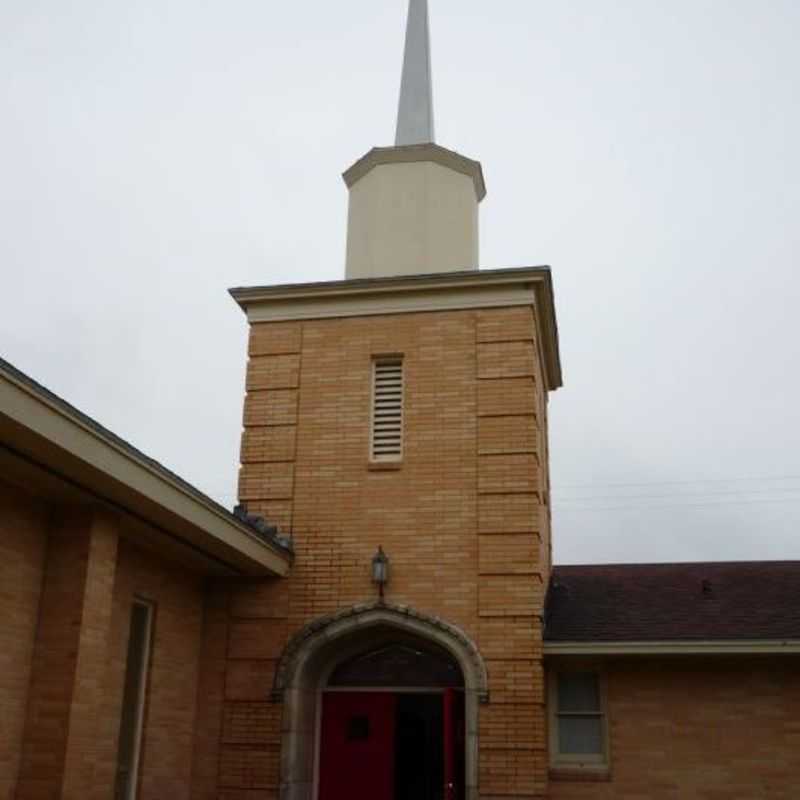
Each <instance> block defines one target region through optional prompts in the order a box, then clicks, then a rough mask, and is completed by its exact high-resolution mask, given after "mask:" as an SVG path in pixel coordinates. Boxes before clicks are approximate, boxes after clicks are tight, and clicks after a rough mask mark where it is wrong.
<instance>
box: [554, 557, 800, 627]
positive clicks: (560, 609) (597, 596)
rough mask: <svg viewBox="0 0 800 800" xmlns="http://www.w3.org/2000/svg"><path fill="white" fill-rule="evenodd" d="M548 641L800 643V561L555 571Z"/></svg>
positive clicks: (644, 565)
mask: <svg viewBox="0 0 800 800" xmlns="http://www.w3.org/2000/svg"><path fill="white" fill-rule="evenodd" d="M545 620H546V621H545V640H546V641H547V642H667V641H701V640H702V641H735V640H756V641H757V640H800V561H753V562H718V563H693V564H624V565H620V564H616V565H603V566H566V567H555V569H554V571H553V576H552V579H551V583H550V588H549V591H548V598H547V609H546V616H545Z"/></svg>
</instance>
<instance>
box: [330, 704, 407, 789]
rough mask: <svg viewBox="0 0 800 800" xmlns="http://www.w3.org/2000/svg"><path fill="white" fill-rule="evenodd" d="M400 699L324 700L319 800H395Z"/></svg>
mask: <svg viewBox="0 0 800 800" xmlns="http://www.w3.org/2000/svg"><path fill="white" fill-rule="evenodd" d="M394 726H395V696H394V695H393V694H388V693H384V692H326V693H325V694H324V695H323V696H322V748H321V755H320V769H319V800H393V797H394Z"/></svg>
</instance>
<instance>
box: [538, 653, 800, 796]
mask: <svg viewBox="0 0 800 800" xmlns="http://www.w3.org/2000/svg"><path fill="white" fill-rule="evenodd" d="M607 682H608V714H609V723H610V740H611V741H610V744H611V748H610V749H611V780H610V781H606V782H595V783H578V782H569V781H566V782H565V781H556V780H553V781H551V783H550V797H551V798H553V800H612V799H613V800H634V799H635V800H639V798H647V799H648V800H667V798H669V800H675V799H676V798H680V800H722V798H724V800H794V799H795V798H797V797H800V722H799V720H800V660H799V659H798V658H797V657H784V658H783V659H780V660H778V659H763V658H762V659H754V660H747V659H739V660H736V661H731V660H723V661H719V660H715V659H713V658H708V659H705V660H703V661H702V662H699V661H698V660H692V661H683V662H681V661H677V660H672V661H662V662H660V663H659V662H647V663H640V664H633V663H624V662H622V663H616V664H613V665H611V666H610V667H609V668H608V672H607Z"/></svg>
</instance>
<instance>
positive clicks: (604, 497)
mask: <svg viewBox="0 0 800 800" xmlns="http://www.w3.org/2000/svg"><path fill="white" fill-rule="evenodd" d="M796 492H800V486H776V487H773V488H771V489H735V490H730V491H722V492H677V493H676V492H672V493H670V494H627V495H626V494H621V495H616V496H614V495H611V496H609V495H607V494H589V495H583V496H581V497H564V498H560V499H559V498H558V496H557V495H555V496H554V497H553V502H554V503H555V504H560V503H582V502H584V501H585V500H639V499H643V500H658V499H664V500H672V499H679V498H681V497H688V498H690V499H691V498H695V497H701V498H702V497H725V496H740V495H752V494H773V493H779V494H786V493H788V494H792V493H796Z"/></svg>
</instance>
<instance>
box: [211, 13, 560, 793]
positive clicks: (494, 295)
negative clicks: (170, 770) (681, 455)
mask: <svg viewBox="0 0 800 800" xmlns="http://www.w3.org/2000/svg"><path fill="white" fill-rule="evenodd" d="M430 52H431V51H430V36H429V25H428V4H427V0H410V5H409V16H408V30H407V33H406V43H405V59H404V63H403V78H402V86H401V92H400V108H399V112H398V120H397V136H396V140H395V143H394V145H393V146H391V147H380V148H375V149H373V150H371V151H370V152H369V153H367V154H366V155H365V156H364V157H363V158H361V159H360V160H359V161H358V162H356V163H355V164H354V165H353V166H352V167H350V169H348V170H347V171H346V172H345V173H344V179H345V182H346V184H347V186H348V188H349V218H348V231H347V260H346V279H345V280H339V281H331V282H327V283H306V284H303V283H294V284H291V285H286V286H254V287H247V288H240V289H234V290H232V295H233V297H234V299H235V300H236V301H237V303H238V304H239V306H240V307H241V308H242V309H243V311H244V312H245V313H246V314H247V319H248V322H249V324H250V340H249V351H248V359H249V360H248V366H247V394H246V399H245V409H244V434H243V438H242V449H241V472H240V480H239V500H240V503H242V504H243V505H245V506H246V507H247V511H248V512H249V513H251V514H255V515H258V516H263V517H264V518H266V520H268V522H269V524H270V525H275V526H277V527H278V529H279V531H280V533H281V534H283V535H284V536H287V537H291V539H292V541H293V543H294V553H295V562H294V565H293V567H292V570H291V573H290V575H289V576H288V577H287V578H285V579H282V580H280V581H274V582H272V584H270V585H268V586H259V587H258V588H257V589H252V590H250V591H249V593H248V592H241V593H240V594H239V595H237V596H236V597H234V598H233V599H232V601H231V603H230V606H229V607H230V609H231V612H230V613H231V614H233V615H236V616H237V618H236V619H235V620H233V621H232V622H231V626H232V630H235V631H236V634H235V635H233V634H232V635H231V637H230V644H229V648H228V655H227V658H228V660H229V666H228V667H227V669H228V673H229V675H231V676H233V677H231V678H230V682H231V684H232V685H234V686H239V684H237V680H238V681H241V682H242V683H243V684H246V685H244V687H243V688H242V691H241V692H240V693H239V694H237V698H238V699H239V700H247V701H248V702H253V703H260V702H262V698H264V697H266V696H267V691H269V696H270V697H272V699H273V702H274V704H273V705H271V706H270V707H269V710H268V712H266V711H265V712H264V714H265V717H264V718H265V719H266V718H267V716H266V715H267V713H268V714H269V720H270V722H269V727H268V728H267V727H266V726H265V727H264V730H267V729H268V730H270V731H274V732H275V733H274V736H275V740H274V741H272V740H270V741H269V743H268V744H269V746H270V748H272V749H271V751H270V752H271V753H273V759H274V760H273V762H272V767H271V769H272V770H273V772H272V773H270V774H269V775H266V776H265V777H264V779H263V785H264V786H269V788H270V789H274V790H275V791H274V794H275V796H280V797H282V798H284V800H318V799H320V800H325V798H330V797H342V796H347V797H350V798H352V800H361V798H362V797H363V798H364V800H384V799H385V800H407V798H411V797H414V798H419V797H423V796H424V797H445V798H447V800H480V798H496V797H504V798H507V800H531V798H541V797H544V796H545V794H546V784H547V774H548V773H547V752H546V744H545V743H546V736H545V728H546V725H545V690H544V679H543V676H544V672H543V644H542V642H543V638H542V626H543V616H544V603H545V592H546V588H547V586H548V582H549V579H550V568H551V558H550V509H549V468H548V443H547V403H548V395H549V393H550V392H551V391H554V390H555V389H557V388H558V387H559V386H560V385H561V367H560V362H559V353H558V334H557V328H556V319H555V309H554V300H553V288H552V280H551V275H550V270H549V268H547V267H525V268H518V269H493V270H479V269H478V264H479V258H478V206H479V203H480V201H481V200H482V199H483V197H484V196H485V193H486V189H485V186H484V180H483V173H482V170H481V166H480V164H479V163H478V162H477V161H473V160H471V159H469V158H466V157H465V156H462V155H459V154H458V153H455V152H453V151H451V150H447V149H445V148H444V147H441V146H440V145H438V144H437V143H436V142H435V136H434V122H433V92H432V88H431V66H430ZM376 565H377V567H380V569H378V570H376ZM381 665H382V666H381ZM437 665H438V666H437ZM437 675H438V676H439V677H438V678H437ZM242 676H244V677H242ZM348 676H349V677H348ZM421 686H422V687H428V688H429V689H430V688H431V687H434V688H435V689H436V690H437V694H436V695H435V696H434V697H433V698H431V697H430V696H428V697H424V696H422V695H424V694H425V693H424V692H420V687H421ZM265 687H271V688H269V689H268V688H265ZM343 688H349V689H352V691H348V692H345V693H344V694H342V689H343ZM418 695H419V696H418ZM248 713H249V712H248ZM408 715H412V716H413V715H417V716H418V717H419V718H420V719H423V721H424V723H425V725H424V726H423V727H424V728H425V730H426V731H427V732H428V733H427V734H426V735H428V736H429V737H430V739H429V741H428V740H425V741H424V742H423V740H422V739H421V738H420V737H417V736H414V737H410V738H409V739H408V740H407V741H406V740H404V742H403V743H399V744H398V742H397V741H395V740H394V739H393V733H392V732H393V731H396V730H401V729H402V726H400V727H398V726H397V724H396V723H397V720H398V719H408V718H409V717H408ZM253 719H255V717H253ZM256 728H258V730H259V731H260V730H261V727H260V726H258V725H255V724H254V725H253V730H255V729H256ZM371 731H372V732H373V733H370V732H371ZM237 735H239V734H237ZM248 737H251V738H248ZM236 743H237V747H239V750H237V751H236V752H235V753H233V754H232V755H231V758H232V759H235V758H239V757H240V755H239V754H240V751H242V750H243V748H246V747H247V748H250V747H251V746H252V751H253V752H254V753H256V752H259V751H258V749H257V747H256V746H255V745H256V744H258V742H257V732H256V733H253V734H252V736H251V733H250V728H249V727H246V726H245V727H243V728H242V729H241V731H240V738H237V739H236ZM259 746H260V745H259ZM367 746H369V747H373V748H374V750H373V751H369V752H371V753H372V754H373V755H371V756H370V757H369V758H365V757H364V756H363V753H365V752H367V751H366V750H363V749H361V750H360V749H359V748H363V747H367ZM423 752H424V753H425V754H428V755H429V756H430V764H429V767H430V769H427V770H426V771H425V773H424V774H425V776H426V780H428V779H430V781H431V782H432V784H431V785H432V786H433V784H436V785H435V786H433V788H434V791H433V793H431V794H425V795H422V794H420V793H419V792H416V793H415V792H414V791H412V789H410V788H409V787H405V788H404V787H403V786H400V785H399V784H397V785H394V786H391V785H389V784H388V783H387V780H388V779H387V776H389V775H391V774H396V775H398V776H400V777H403V776H406V777H407V776H408V775H411V774H415V770H414V769H407V768H406V767H404V766H403V765H404V764H407V763H408V759H409V758H411V757H410V756H409V754H410V753H412V754H416V755H414V756H413V758H411V761H413V762H414V764H419V763H421V762H422V760H423ZM426 757H427V756H426ZM237 763H238V762H237ZM259 763H261V762H259ZM369 769H371V770H373V772H372V773H371V774H372V776H373V778H374V780H369V779H367V778H366V777H365V775H366V772H365V770H369ZM392 770H394V773H393V772H392ZM359 775H360V777H355V778H354V776H359ZM229 788H230V789H231V790H233V789H242V790H245V789H248V788H252V786H251V785H250V784H247V783H246V782H242V783H241V784H239V783H236V784H234V783H231V785H230V787H229ZM358 792H363V793H362V794H359V793H358ZM237 796H238V795H237ZM242 796H243V795H242ZM270 796H272V795H270Z"/></svg>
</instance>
